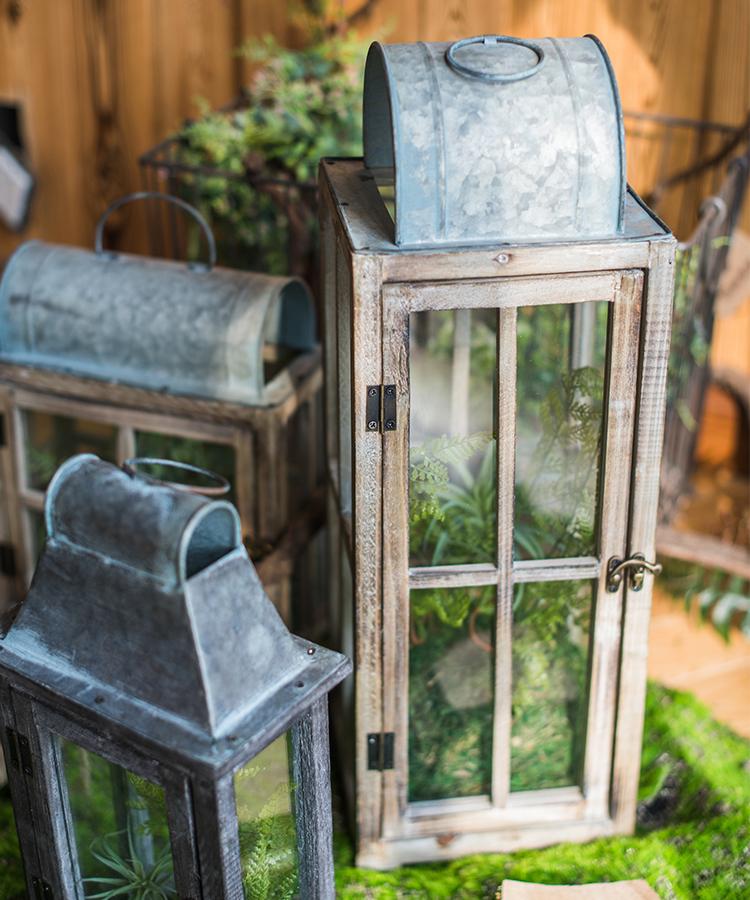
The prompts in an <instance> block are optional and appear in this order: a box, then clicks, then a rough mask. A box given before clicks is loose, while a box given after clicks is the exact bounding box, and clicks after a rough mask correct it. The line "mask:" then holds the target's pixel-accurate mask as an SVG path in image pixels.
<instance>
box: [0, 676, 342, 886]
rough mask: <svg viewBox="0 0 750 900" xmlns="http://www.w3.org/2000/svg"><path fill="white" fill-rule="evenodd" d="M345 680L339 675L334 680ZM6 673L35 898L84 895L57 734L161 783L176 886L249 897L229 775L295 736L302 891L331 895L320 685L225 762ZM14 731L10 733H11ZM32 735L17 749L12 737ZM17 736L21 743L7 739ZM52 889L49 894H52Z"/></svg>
mask: <svg viewBox="0 0 750 900" xmlns="http://www.w3.org/2000/svg"><path fill="white" fill-rule="evenodd" d="M336 680H338V679H336ZM35 693H36V691H35V686H34V685H33V683H29V682H28V681H27V680H26V679H23V678H20V677H18V676H15V675H14V674H13V673H9V672H8V671H4V672H2V675H1V677H0V699H1V700H2V703H1V704H0V711H1V715H2V725H3V729H2V747H3V751H4V753H5V757H6V759H7V760H9V765H8V780H9V784H10V788H11V795H12V798H13V807H14V812H15V818H16V827H17V830H18V834H19V841H20V845H21V852H22V856H23V861H24V870H25V875H26V881H27V890H28V894H29V896H30V897H45V898H46V897H51V898H54V900H83V898H84V892H83V889H82V884H81V878H80V873H79V870H78V863H77V849H76V841H75V830H74V824H73V820H72V817H71V811H70V805H69V801H68V794H67V788H66V786H65V779H64V774H63V768H62V758H61V748H60V743H59V738H63V739H66V740H69V741H73V742H75V743H76V744H77V745H79V746H81V747H83V748H84V749H86V750H89V751H90V752H92V753H96V754H98V755H100V756H102V757H104V758H105V759H107V760H108V761H110V762H113V763H115V764H117V765H119V766H122V767H124V768H126V769H127V770H129V771H131V772H133V773H135V774H136V775H139V776H141V777H143V778H145V779H148V780H149V781H151V782H153V783H155V784H158V785H159V786H161V787H162V788H163V789H164V795H165V802H166V808H167V819H168V824H169V832H170V841H171V849H172V857H173V864H174V875H175V886H176V889H177V893H178V895H179V896H180V897H184V898H186V900H243V898H244V896H245V895H244V890H243V887H242V869H241V861H240V848H239V825H238V818H237V810H236V803H235V794H234V780H233V779H234V773H235V772H236V771H237V770H238V769H240V768H242V767H243V766H244V765H246V764H247V763H248V762H249V761H251V760H252V759H253V758H254V757H255V756H257V755H258V753H260V752H261V751H262V750H263V749H264V748H265V747H267V746H268V745H269V744H270V743H272V742H273V741H274V740H276V739H277V738H278V737H280V736H281V735H283V734H285V733H287V732H290V734H291V750H292V775H293V779H294V783H295V785H296V790H295V791H294V813H295V821H296V827H297V845H298V859H299V883H300V896H303V897H310V898H312V900H333V897H334V896H335V891H334V873H333V846H332V835H333V824H332V814H331V799H330V798H331V793H330V764H329V748H328V700H327V696H326V692H325V685H323V686H322V689H321V690H319V691H318V692H317V693H316V695H315V696H314V697H311V698H309V699H308V700H307V702H306V704H305V706H304V707H303V708H296V709H291V710H288V711H287V712H286V714H284V715H280V716H279V717H278V720H277V721H276V722H273V723H271V724H270V726H269V725H268V723H264V727H263V733H262V734H259V735H257V738H256V740H254V741H252V742H251V743H249V744H247V745H246V746H244V747H239V748H238V750H237V753H236V754H234V755H233V756H232V757H231V758H230V759H223V760H221V761H220V764H219V763H217V765H216V766H215V767H208V766H206V764H205V763H204V762H201V763H198V762H197V761H196V762H195V763H194V764H191V760H190V759H189V758H186V757H185V754H184V753H181V752H180V750H179V747H178V746H175V747H174V748H165V747H160V746H159V745H156V744H154V743H153V742H151V741H148V740H146V739H143V740H142V741H141V740H139V738H138V736H136V735H135V734H134V733H131V732H128V731H127V730H123V729H121V728H119V727H113V726H112V723H111V722H109V721H107V720H106V719H102V720H95V719H94V718H93V717H92V716H91V715H90V713H88V712H87V711H85V710H82V709H81V708H80V707H78V706H76V705H75V704H72V703H69V702H68V701H66V700H63V699H61V698H59V697H57V698H54V700H55V706H54V707H53V706H52V705H51V702H50V701H52V700H53V698H52V697H47V696H44V695H45V694H46V691H45V690H43V689H42V690H41V691H40V696H35ZM11 735H13V737H11ZM19 736H20V737H21V738H22V739H23V740H24V741H25V742H26V743H25V750H24V753H23V754H21V755H19V753H18V751H17V746H16V744H15V742H16V741H17V740H18V739H19ZM11 740H12V741H13V742H14V744H13V745H11ZM45 891H47V892H48V893H45Z"/></svg>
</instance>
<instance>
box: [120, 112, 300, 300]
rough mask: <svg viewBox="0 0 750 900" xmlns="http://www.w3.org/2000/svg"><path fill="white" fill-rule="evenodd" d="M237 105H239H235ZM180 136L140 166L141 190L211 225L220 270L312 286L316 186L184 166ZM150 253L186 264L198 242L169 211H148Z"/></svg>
mask: <svg viewBox="0 0 750 900" xmlns="http://www.w3.org/2000/svg"><path fill="white" fill-rule="evenodd" d="M237 105H239V101H238V103H237V104H235V106H237ZM186 156H187V147H186V144H185V141H184V140H183V138H182V137H181V136H180V134H175V135H172V136H171V137H168V138H166V140H163V141H162V142H161V143H159V144H157V145H156V146H155V147H153V148H151V149H150V150H148V151H147V152H146V153H144V154H143V155H142V156H141V157H140V159H139V161H138V162H139V165H140V168H141V181H142V183H143V187H144V189H145V190H158V191H163V192H165V193H169V194H175V195H177V196H179V197H181V198H182V199H184V200H187V201H188V202H189V203H190V204H192V205H193V206H195V207H196V208H197V209H199V210H200V211H201V212H202V213H203V215H204V216H205V217H206V218H207V219H208V221H209V222H210V223H211V227H212V229H213V232H214V235H215V237H216V244H217V251H218V261H219V264H220V265H223V266H230V267H232V268H236V269H251V270H253V271H258V272H269V273H271V274H273V275H286V274H289V275H299V276H300V277H302V278H305V279H306V280H307V281H308V283H309V284H311V285H316V284H317V256H318V254H317V186H316V185H315V183H314V182H300V181H295V180H294V179H292V178H288V177H285V176H280V175H275V174H270V173H267V172H262V171H254V170H251V169H250V168H249V167H248V168H246V170H245V171H244V172H232V171H228V170H225V169H221V168H217V167H215V166H210V165H196V164H195V163H193V162H188V161H186ZM148 234H149V249H150V251H151V252H152V253H153V254H154V255H156V256H161V257H171V258H176V259H185V258H187V259H192V258H195V257H196V256H197V255H198V254H199V241H200V235H199V234H198V232H197V231H196V229H194V228H192V227H191V225H190V223H186V222H185V221H184V219H183V218H181V217H179V216H176V215H174V211H173V210H169V209H152V210H149V218H148Z"/></svg>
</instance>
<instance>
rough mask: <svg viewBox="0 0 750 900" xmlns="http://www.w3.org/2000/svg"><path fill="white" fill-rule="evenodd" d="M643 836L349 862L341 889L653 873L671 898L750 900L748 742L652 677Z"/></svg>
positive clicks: (391, 892) (447, 893)
mask: <svg viewBox="0 0 750 900" xmlns="http://www.w3.org/2000/svg"><path fill="white" fill-rule="evenodd" d="M640 800H641V803H640V807H639V828H638V833H637V835H636V836H635V837H627V838H607V839H602V840H598V841H593V842H591V843H589V844H585V845H577V844H560V845H558V846H556V847H548V848H546V849H543V850H532V851H524V852H519V853H514V854H498V855H485V856H471V857H465V858H463V859H460V860H457V861H455V862H452V863H447V864H440V865H438V864H435V865H421V866H407V867H404V868H402V869H399V870H396V871H394V872H367V871H364V870H362V869H356V868H353V867H351V851H350V850H349V849H348V847H346V846H345V845H343V844H342V845H340V846H339V847H338V851H337V853H338V859H337V873H336V875H337V883H338V887H339V896H341V897H342V898H348V900H354V898H370V897H377V898H394V900H395V898H401V897H409V898H413V897H420V898H421V897H424V898H441V897H450V898H496V897H499V896H500V892H499V887H500V885H501V884H502V881H503V879H505V878H514V879H518V880H520V881H538V882H542V883H549V884H554V883H557V884H583V883H586V882H596V881H617V880H620V879H627V878H645V879H646V881H648V883H649V884H650V885H651V886H652V887H653V888H654V889H655V890H656V892H657V893H658V894H659V896H660V897H662V898H664V900H673V898H679V900H693V898H706V900H709V898H710V900H735V898H736V900H740V898H743V900H744V898H748V900H750V742H748V741H745V740H742V739H741V738H739V737H737V736H736V735H735V734H733V733H732V732H731V731H730V730H729V729H728V728H725V727H724V726H723V725H720V724H719V723H717V722H715V721H714V720H713V719H712V718H711V716H710V714H709V712H708V710H707V709H706V708H705V707H704V706H703V705H702V704H700V703H699V702H698V701H697V700H695V699H694V698H693V697H692V696H690V695H689V694H683V693H677V692H674V691H668V690H666V689H665V688H661V687H657V686H654V685H652V686H650V688H649V693H648V705H647V711H646V729H645V734H644V749H643V765H642V768H641V787H640Z"/></svg>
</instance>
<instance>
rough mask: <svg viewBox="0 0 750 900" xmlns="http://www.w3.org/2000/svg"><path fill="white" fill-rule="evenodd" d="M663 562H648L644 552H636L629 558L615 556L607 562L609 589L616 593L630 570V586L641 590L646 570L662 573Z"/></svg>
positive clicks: (631, 588) (633, 589) (655, 573)
mask: <svg viewBox="0 0 750 900" xmlns="http://www.w3.org/2000/svg"><path fill="white" fill-rule="evenodd" d="M661 569H662V566H661V563H657V562H648V560H647V559H646V557H645V556H644V555H643V554H642V553H634V554H633V555H632V556H631V557H629V558H628V559H618V557H616V556H613V557H612V559H610V561H609V563H608V564H607V590H608V591H609V592H610V593H611V594H614V593H615V592H616V591H618V590H619V588H620V585H621V584H622V578H623V575H624V574H625V572H626V571H628V570H630V579H629V587H630V590H631V591H640V589H641V588H642V587H643V580H644V578H645V577H646V572H650V573H651V574H652V575H659V574H660V573H661Z"/></svg>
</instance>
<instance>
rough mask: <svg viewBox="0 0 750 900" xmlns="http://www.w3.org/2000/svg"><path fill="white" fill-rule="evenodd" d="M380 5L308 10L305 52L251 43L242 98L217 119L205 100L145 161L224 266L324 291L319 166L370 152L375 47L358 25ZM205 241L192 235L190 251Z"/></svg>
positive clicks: (245, 50)
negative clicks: (318, 285) (368, 92)
mask: <svg viewBox="0 0 750 900" xmlns="http://www.w3.org/2000/svg"><path fill="white" fill-rule="evenodd" d="M371 5H372V4H371V3H365V4H364V6H363V7H361V8H360V9H359V10H357V11H356V12H355V13H353V14H351V15H349V16H345V15H344V14H343V13H341V12H338V13H335V14H334V13H332V12H331V11H330V10H329V6H330V4H328V3H322V4H317V3H306V4H305V5H303V7H302V9H301V10H299V11H298V13H297V15H296V16H295V22H296V24H297V26H298V31H299V32H300V33H304V34H305V35H306V37H307V40H306V43H305V45H304V46H302V47H300V48H298V49H290V48H287V47H284V46H282V45H281V44H280V43H279V42H278V41H277V40H276V38H274V37H272V36H271V35H266V36H265V37H263V38H262V39H259V40H258V39H252V40H250V41H247V42H246V43H245V44H243V45H242V47H240V48H239V50H238V51H237V52H238V54H239V55H240V56H242V57H243V58H244V59H247V60H250V61H251V62H253V63H254V64H255V65H256V66H257V68H256V69H255V71H254V74H253V76H252V78H251V80H250V82H249V84H248V85H247V86H246V88H245V89H244V91H243V93H242V96H241V98H240V99H239V100H238V101H236V102H235V103H233V104H232V105H231V106H230V107H229V108H225V109H221V110H215V111H212V110H211V109H210V108H209V107H208V105H207V104H206V103H205V102H202V103H201V115H200V116H199V117H198V118H197V119H195V120H193V121H189V122H187V123H186V124H185V126H184V128H183V129H182V130H181V131H180V132H179V133H178V134H176V135H173V136H172V137H170V138H168V139H167V140H166V141H164V142H162V143H161V144H159V145H158V146H157V147H155V148H154V149H152V150H150V151H149V152H148V153H146V154H144V156H143V157H142V158H141V165H142V167H143V171H144V177H145V178H146V180H147V183H148V186H151V187H153V186H154V182H153V179H154V178H155V179H156V183H157V184H158V186H159V187H162V188H164V187H166V188H167V189H168V190H170V191H172V192H175V193H179V194H181V195H183V196H185V197H186V198H187V199H189V200H190V202H192V203H193V204H194V205H196V206H197V207H198V208H199V209H200V210H201V212H202V213H203V214H204V215H205V216H206V217H207V218H208V220H209V221H210V222H211V225H212V227H213V229H214V232H215V234H216V237H217V243H218V245H219V255H220V261H221V262H222V263H224V264H228V265H232V266H237V267H239V268H252V269H259V270H262V271H268V272H271V273H274V274H281V273H286V272H289V273H293V274H297V275H302V276H307V278H308V280H309V281H310V282H311V283H312V284H314V283H315V278H314V269H315V256H316V241H315V234H316V227H317V207H316V187H315V179H316V173H317V167H318V162H319V160H320V158H321V157H324V156H341V155H344V156H358V155H360V153H361V149H360V148H361V131H362V123H361V119H362V112H361V110H362V69H363V65H364V57H365V52H366V49H367V44H368V43H369V41H365V40H363V39H361V38H359V37H358V36H357V35H356V34H355V32H354V31H353V24H354V23H356V21H358V19H359V18H361V17H362V16H363V15H366V13H367V12H368V11H369V7H370V6H371ZM199 238H200V236H199V234H198V233H197V232H195V233H191V234H189V235H188V236H187V240H186V243H187V248H186V249H187V252H188V253H195V252H197V250H198V246H197V244H198V241H199ZM175 249H176V248H175Z"/></svg>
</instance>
